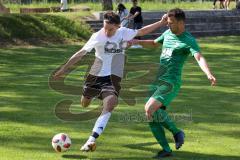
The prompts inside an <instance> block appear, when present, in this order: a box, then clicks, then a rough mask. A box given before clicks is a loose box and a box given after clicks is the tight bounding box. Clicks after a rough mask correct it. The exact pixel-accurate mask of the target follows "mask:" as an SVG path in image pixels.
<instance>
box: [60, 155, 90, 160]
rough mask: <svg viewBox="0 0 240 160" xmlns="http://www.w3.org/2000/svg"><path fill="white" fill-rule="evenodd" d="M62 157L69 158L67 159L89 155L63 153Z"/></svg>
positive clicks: (82, 157) (84, 157)
mask: <svg viewBox="0 0 240 160" xmlns="http://www.w3.org/2000/svg"><path fill="white" fill-rule="evenodd" d="M62 158H67V159H86V158H87V156H82V155H76V154H64V155H62Z"/></svg>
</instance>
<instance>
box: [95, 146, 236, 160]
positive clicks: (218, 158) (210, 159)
mask: <svg viewBox="0 0 240 160" xmlns="http://www.w3.org/2000/svg"><path fill="white" fill-rule="evenodd" d="M155 144H157V143H155V142H149V143H138V144H128V145H125V147H127V148H130V149H134V150H141V151H150V152H153V156H154V154H156V153H157V152H158V151H159V150H158V149H153V148H150V147H149V146H152V145H155ZM239 158H240V156H224V155H212V154H203V153H195V152H188V151H175V152H173V157H169V158H164V159H171V160H239ZM98 159H99V158H96V159H94V160H98ZM100 159H101V158H100ZM100 159H99V160H100ZM111 159H126V160H127V159H153V158H151V157H125V156H123V157H121V158H111Z"/></svg>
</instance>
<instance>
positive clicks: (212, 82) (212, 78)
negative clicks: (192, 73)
mask: <svg viewBox="0 0 240 160" xmlns="http://www.w3.org/2000/svg"><path fill="white" fill-rule="evenodd" d="M207 77H208V79H209V81H210V82H211V86H215V85H216V84H217V80H216V78H215V77H214V76H213V75H212V74H209V75H208V76H207Z"/></svg>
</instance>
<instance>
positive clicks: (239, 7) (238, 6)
mask: <svg viewBox="0 0 240 160" xmlns="http://www.w3.org/2000/svg"><path fill="white" fill-rule="evenodd" d="M236 8H237V9H240V0H238V1H236Z"/></svg>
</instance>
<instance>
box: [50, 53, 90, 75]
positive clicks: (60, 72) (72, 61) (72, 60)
mask: <svg viewBox="0 0 240 160" xmlns="http://www.w3.org/2000/svg"><path fill="white" fill-rule="evenodd" d="M86 53H87V51H85V50H79V51H78V52H76V53H75V54H74V55H73V56H72V57H71V58H70V59H69V60H68V61H67V63H65V64H64V65H63V66H62V67H61V68H60V69H59V70H58V71H57V72H56V73H55V74H54V76H53V78H54V79H59V78H60V77H61V76H63V75H64V74H65V73H66V71H67V69H68V68H70V67H71V66H73V65H74V64H75V63H77V62H78V61H79V60H81V58H82V57H83V56H84V55H85V54H86Z"/></svg>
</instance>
